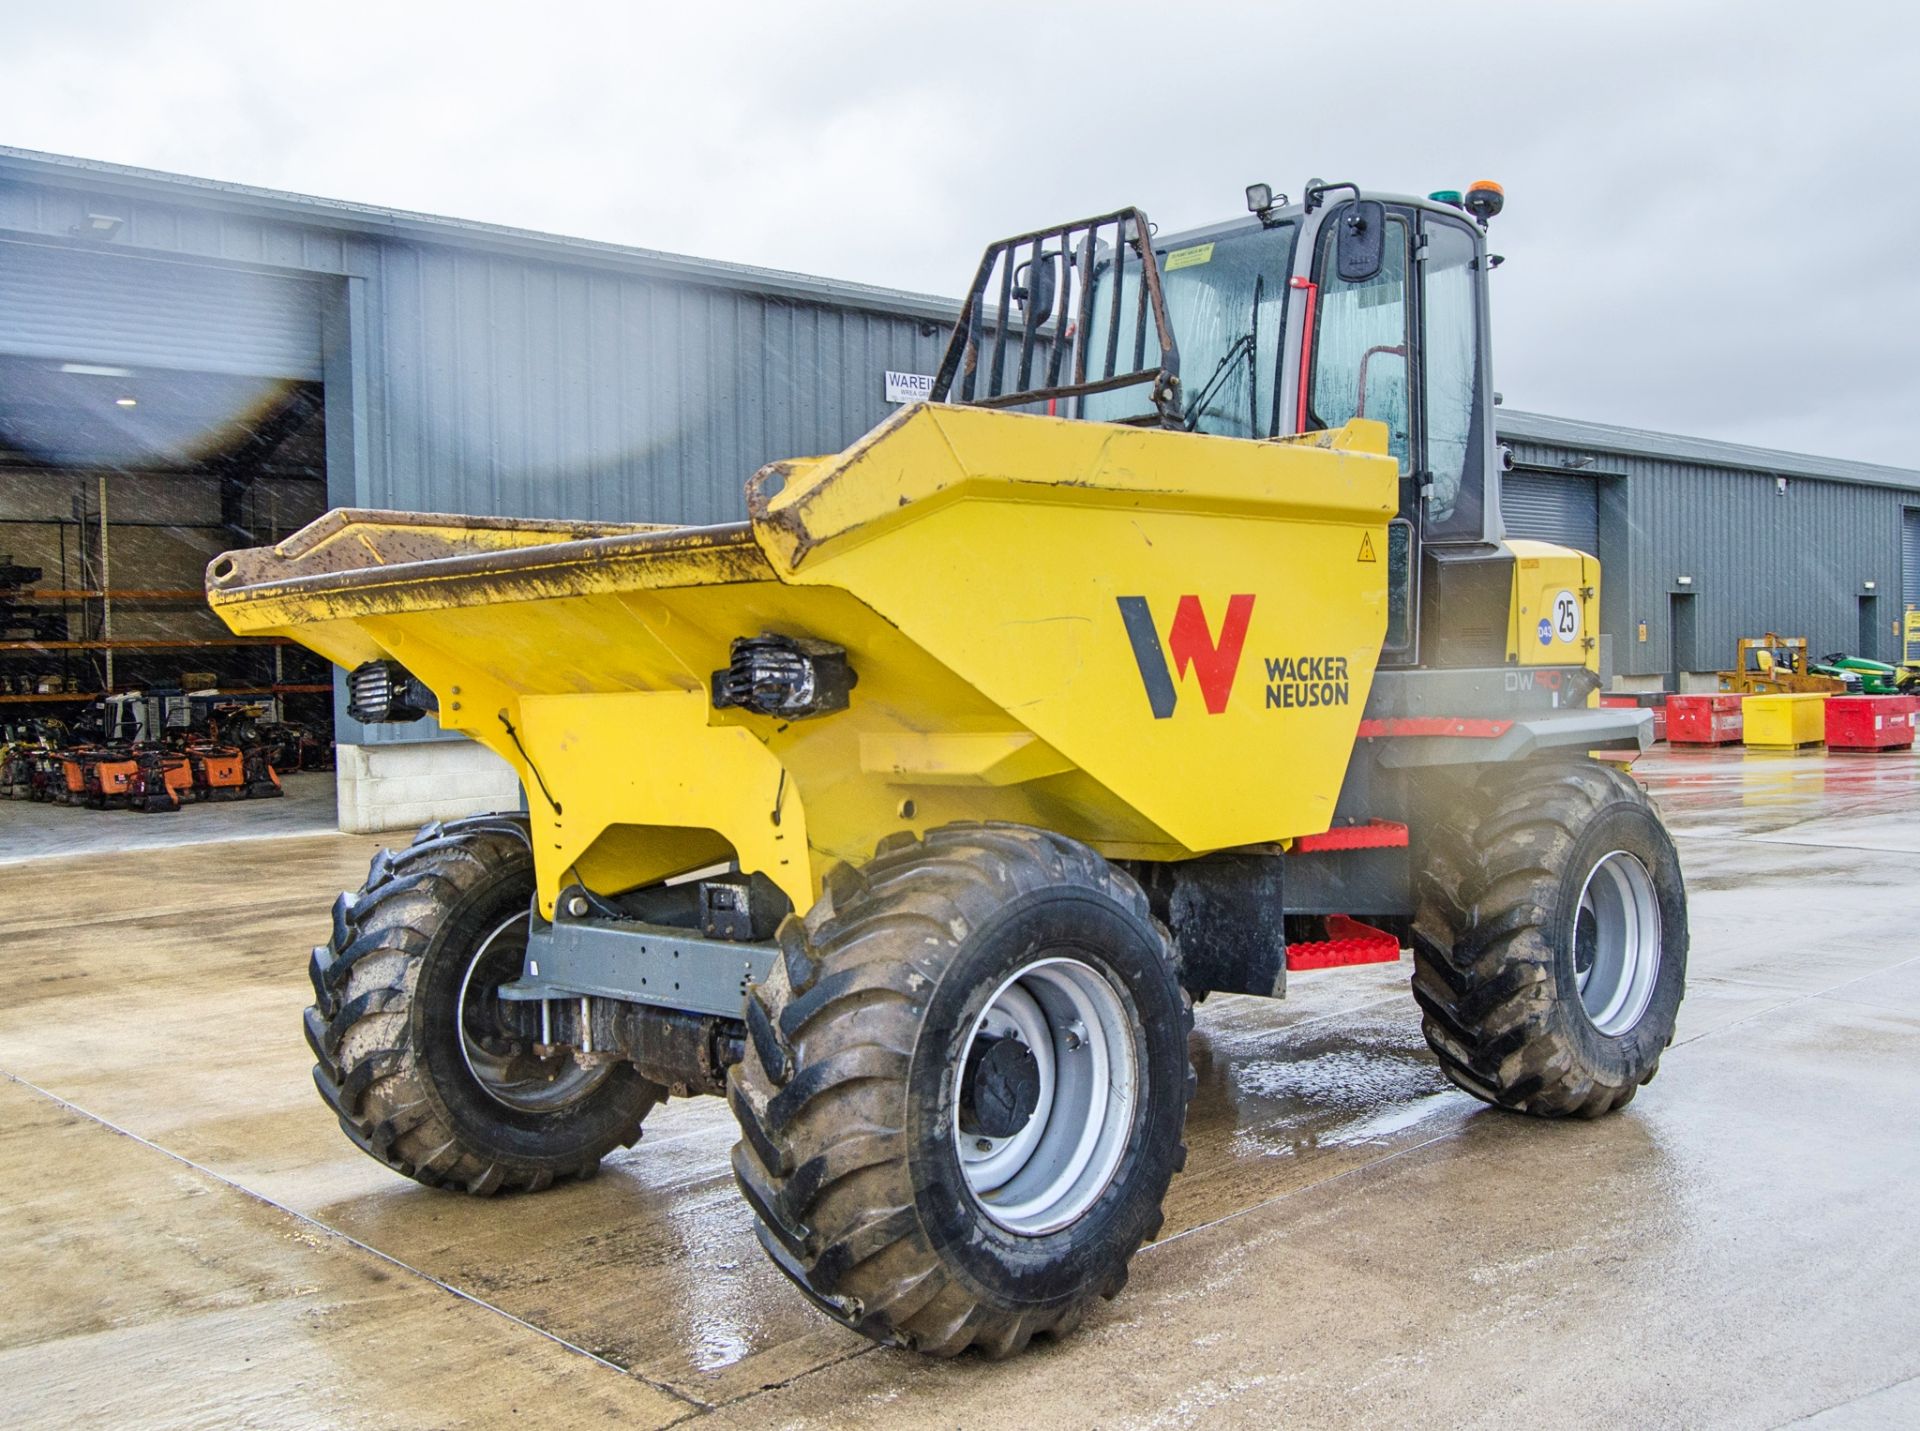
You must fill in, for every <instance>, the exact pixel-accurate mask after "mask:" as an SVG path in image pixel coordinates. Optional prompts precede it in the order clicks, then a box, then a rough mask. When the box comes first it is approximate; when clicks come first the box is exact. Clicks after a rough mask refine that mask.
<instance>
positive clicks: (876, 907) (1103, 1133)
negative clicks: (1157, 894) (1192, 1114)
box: [728, 825, 1193, 1356]
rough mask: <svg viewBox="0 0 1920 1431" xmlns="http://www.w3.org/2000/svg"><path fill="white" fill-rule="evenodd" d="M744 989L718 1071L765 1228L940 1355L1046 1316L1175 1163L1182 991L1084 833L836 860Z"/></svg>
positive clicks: (970, 832)
mask: <svg viewBox="0 0 1920 1431" xmlns="http://www.w3.org/2000/svg"><path fill="white" fill-rule="evenodd" d="M780 942H781V945H782V951H783V957H782V960H781V961H780V963H779V964H778V965H776V966H775V969H774V971H773V973H772V974H771V975H770V977H769V978H768V980H767V981H766V982H765V983H764V984H761V985H758V986H756V987H755V988H754V989H753V990H752V992H751V994H750V996H749V999H748V1017H747V1027H748V1033H749V1035H750V1037H749V1038H748V1046H747V1053H746V1058H745V1060H744V1061H743V1062H742V1063H740V1064H739V1065H737V1066H736V1067H735V1068H734V1069H733V1070H732V1072H731V1074H730V1076H729V1079H728V1100H729V1102H730V1103H731V1104H732V1106H733V1109H734V1112H735V1115H736V1116H737V1117H738V1119H739V1121H740V1127H741V1133H742V1138H741V1141H740V1142H739V1144H738V1145H736V1147H735V1148H734V1154H733V1166H734V1173H735V1175H736V1177H737V1178H738V1180H739V1183H740V1187H741V1190H742V1192H743V1193H745V1195H746V1197H747V1200H748V1202H749V1203H750V1204H751V1205H752V1207H753V1209H754V1212H755V1214H756V1215H757V1218H758V1223H759V1226H758V1231H759V1234H760V1240H761V1243H762V1244H763V1245H764V1246H765V1247H766V1249H767V1251H768V1253H769V1254H770V1255H771V1256H772V1258H773V1260H774V1262H775V1263H776V1264H777V1265H778V1266H779V1267H780V1269H781V1270H782V1271H783V1272H785V1273H786V1274H787V1276H788V1277H790V1278H791V1279H792V1280H793V1281H794V1282H795V1283H796V1284H797V1285H798V1286H799V1287H800V1289H801V1290H802V1291H803V1292H805V1293H806V1294H807V1295H808V1296H809V1297H810V1298H812V1300H813V1301H814V1302H815V1303H816V1305H818V1306H820V1307H821V1308H822V1310H824V1311H826V1312H827V1313H828V1314H829V1315H830V1316H832V1317H834V1318H835V1319H836V1320H838V1321H840V1322H842V1323H844V1324H846V1325H847V1326H850V1327H853V1328H854V1329H856V1330H858V1331H860V1332H862V1333H864V1334H866V1335H867V1336H869V1337H872V1338H874V1339H875V1340H878V1341H882V1342H889V1343H894V1344H899V1345H905V1346H908V1347H912V1348H915V1349H917V1350H919V1351H922V1352H926V1353H929V1354H932V1355H936V1356H952V1355H955V1354H957V1353H958V1352H960V1351H963V1350H965V1349H966V1348H967V1347H969V1346H977V1347H979V1348H980V1349H981V1350H983V1351H985V1352H986V1353H988V1354H989V1355H993V1356H1006V1355H1010V1354H1011V1353H1013V1352H1016V1351H1019V1350H1020V1349H1021V1348H1023V1347H1025V1346H1026V1345H1027V1343H1028V1342H1029V1341H1030V1340H1031V1339H1032V1338H1033V1337H1035V1336H1036V1335H1051V1336H1061V1335H1064V1334H1065V1333H1067V1332H1068V1331H1070V1330H1072V1329H1073V1328H1074V1327H1075V1326H1077V1325H1078V1324H1079V1322H1080V1320H1081V1318H1082V1316H1083V1315H1084V1314H1085V1312H1086V1310H1087V1308H1088V1306H1089V1305H1090V1304H1091V1303H1092V1302H1093V1300H1094V1299H1095V1298H1097V1297H1101V1296H1105V1297H1112V1296H1114V1295H1115V1294H1117V1293H1118V1292H1119V1290H1120V1288H1121V1287H1122V1285H1123V1284H1124V1283H1125V1281H1126V1276H1127V1264H1128V1262H1129V1261H1130V1259H1131V1258H1132V1256H1133V1254H1134V1252H1135V1251H1136V1250H1137V1249H1138V1248H1139V1246H1140V1244H1141V1243H1142V1242H1144V1241H1146V1240H1148V1239H1150V1238H1152V1237H1154V1236H1155V1235H1156V1234H1157V1233H1158V1232H1159V1229H1160V1224H1161V1211H1160V1205H1161V1201H1162V1199H1163V1198H1164V1196H1165V1194H1166V1190H1167V1185H1168V1182H1169V1181H1170V1180H1171V1178H1172V1176H1173V1174H1174V1173H1175V1172H1176V1171H1177V1170H1178V1169H1179V1168H1180V1167H1181V1166H1182V1165H1183V1164H1184V1163H1185V1161H1186V1149H1185V1147H1184V1145H1183V1144H1182V1142H1181V1132H1182V1127H1183V1124H1184V1122H1185V1117H1186V1105H1187V1100H1188V1099H1189V1098H1190V1097H1191V1096H1192V1090H1193V1074H1192V1070H1191V1067H1190V1064H1189V1060H1188V1056H1187V1035H1188V1033H1189V1031H1190V1030H1191V1028H1192V1025H1193V1017H1192V1011H1191V1007H1190V1005H1189V1003H1188V1002H1187V999H1186V996H1185V995H1184V994H1183V993H1182V991H1181V989H1180V986H1179V982H1178V979H1177V978H1176V976H1175V972H1174V967H1173V955H1172V950H1171V947H1170V945H1169V943H1168V939H1167V936H1166V933H1165V931H1164V930H1162V929H1161V928H1160V927H1159V926H1158V925H1157V924H1155V923H1154V921H1153V919H1152V917H1151V915H1150V914H1149V913H1148V909H1147V902H1146V898H1145V896H1144V895H1143V894H1142V893H1141V891H1140V889H1139V887H1138V886H1137V885H1136V884H1134V882H1133V881H1132V880H1131V879H1129V878H1128V877H1127V876H1126V875H1125V874H1123V873H1122V872H1120V871H1119V870H1117V869H1115V868H1114V867H1113V866H1111V865H1110V864H1108V863H1107V861H1105V860H1103V859H1102V858H1100V856H1098V855H1097V854H1095V853H1094V852H1093V851H1091V850H1089V849H1087V848H1086V847H1085V846H1082V845H1079V844H1076V843H1074V842H1073V841H1071V840H1067V839H1064V838H1061V837H1059V836H1056V835H1051V834H1046V833H1043V832H1040V831H1037V830H1031V829H1026V828H1024V827H1019V826H1011V825H991V826H954V827H950V828H948V829H944V830H937V831H934V832H933V833H931V834H929V835H928V836H927V837H926V838H925V840H924V841H922V840H915V839H913V838H912V837H898V838H896V839H893V840H889V841H887V842H886V843H885V844H883V845H882V847H881V849H880V851H879V852H878V854H877V855H876V856H875V858H874V859H873V860H872V861H871V862H869V863H868V864H866V865H864V866H862V867H860V868H859V869H857V870H856V869H852V868H849V867H846V866H842V867H840V868H839V869H836V870H835V871H834V872H833V874H832V876H830V878H829V880H828V886H827V893H826V894H825V895H824V896H823V897H822V899H821V900H820V901H819V903H817V904H816V905H815V906H814V908H813V909H812V910H811V911H809V912H808V914H807V916H806V918H805V920H804V921H803V920H799V919H794V918H789V919H788V920H787V921H786V923H785V924H783V925H782V927H781V931H780Z"/></svg>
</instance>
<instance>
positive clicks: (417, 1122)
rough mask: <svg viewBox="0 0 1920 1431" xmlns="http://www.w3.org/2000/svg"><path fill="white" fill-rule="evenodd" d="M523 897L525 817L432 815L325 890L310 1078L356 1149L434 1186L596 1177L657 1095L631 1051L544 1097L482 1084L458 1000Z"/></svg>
mask: <svg viewBox="0 0 1920 1431" xmlns="http://www.w3.org/2000/svg"><path fill="white" fill-rule="evenodd" d="M532 896H533V857H532V853H531V850H530V848H529V845H528V838H527V830H526V826H525V824H524V822H523V821H522V820H520V819H517V818H515V817H513V816H510V815H485V816H479V817H476V818H474V819H470V820H461V821H458V822H455V823H450V824H445V825H442V824H438V823H436V824H431V825H428V826H426V827H425V828H423V829H422V830H421V831H420V833H419V834H418V835H417V836H416V837H415V838H414V841H413V843H412V844H411V845H409V846H408V847H407V848H406V849H404V850H401V851H400V852H399V853H397V854H396V853H394V852H392V851H390V850H382V851H381V852H380V853H379V854H378V855H376V856H374V859H373V864H372V867H371V868H370V869H369V870H368V872H367V882H366V884H365V886H364V887H362V889H361V890H360V892H359V893H358V894H356V895H349V894H343V895H341V896H340V898H339V899H338V900H337V901H336V902H335V903H334V907H333V933H332V937H331V938H330V939H329V940H328V941H327V943H326V944H324V945H321V946H320V947H319V948H316V949H315V950H314V951H313V959H312V962H311V963H310V965H309V966H308V974H309V975H310V977H311V978H312V981H313V992H314V1002H313V1004H312V1005H311V1006H310V1007H309V1008H308V1009H307V1012H306V1036H307V1043H308V1045H309V1046H310V1047H311V1048H312V1050H313V1055H314V1059H315V1063H314V1069H313V1081H314V1084H315V1085H316V1086H317V1087H318V1088H319V1090H320V1096H321V1097H322V1098H323V1099H325V1100H326V1103H327V1106H328V1107H329V1108H331V1109H332V1110H333V1111H334V1113H335V1114H336V1115H338V1117H339V1119H340V1126H341V1128H342V1129H343V1130H345V1132H346V1134H347V1136H348V1137H349V1138H351V1139H352V1140H353V1141H354V1142H355V1143H356V1144H357V1145H358V1146H359V1147H360V1148H361V1149H363V1150H364V1151H365V1152H366V1153H367V1154H369V1155H370V1156H372V1157H374V1158H377V1159H378V1160H379V1161H380V1162H382V1163H384V1164H386V1166H387V1167H389V1168H391V1169H393V1170H394V1171H395V1172H397V1173H399V1174H401V1175H402V1176H404V1177H409V1178H412V1179H414V1180H415V1181H416V1182H420V1183H424V1184H426V1185H427V1186H428V1187H450V1188H460V1189H464V1190H465V1191H467V1192H469V1193H474V1194H480V1195H484V1194H488V1193H496V1192H502V1191H511V1190H520V1191H527V1192H535V1191H538V1190H540V1189H542V1188H545V1187H547V1186H548V1185H549V1184H551V1183H553V1182H554V1181H555V1180H556V1179H561V1178H568V1177H589V1176H591V1175H592V1174H593V1173H594V1171H595V1170H596V1169H597V1168H598V1166H599V1163H600V1160H601V1158H603V1157H604V1156H606V1154H607V1153H609V1152H611V1151H612V1150H613V1149H615V1148H619V1147H630V1146H632V1144H633V1142H634V1141H635V1140H636V1139H637V1138H638V1137H639V1136H640V1124H641V1120H642V1119H644V1118H645V1117H646V1115H647V1113H648V1112H649V1111H650V1110H651V1109H652V1107H653V1106H654V1104H655V1103H657V1102H659V1101H660V1100H661V1099H662V1098H663V1097H664V1096H665V1090H663V1089H661V1088H660V1087H659V1086H658V1085H656V1084H653V1083H649V1082H648V1081H646V1080H645V1079H643V1078H641V1077H640V1076H639V1074H638V1073H637V1072H636V1071H635V1070H634V1069H633V1067H632V1066H631V1065H628V1064H614V1065H610V1066H608V1067H605V1068H603V1069H599V1070H595V1071H594V1072H593V1073H592V1075H591V1076H590V1077H585V1076H582V1074H581V1071H579V1070H574V1071H573V1073H572V1074H571V1075H567V1076H571V1077H572V1078H573V1079H574V1082H573V1083H572V1084H567V1085H560V1088H561V1092H562V1093H565V1092H566V1090H568V1089H571V1088H574V1087H577V1088H578V1090H579V1091H578V1096H571V1095H569V1096H566V1097H564V1098H562V1097H557V1096H556V1097H554V1098H552V1099H550V1100H548V1101H549V1102H550V1103H551V1104H552V1106H550V1107H549V1106H543V1105H542V1103H541V1102H540V1100H539V1099H537V1098H531V1097H530V1098H525V1099H522V1100H521V1105H522V1106H515V1105H514V1104H512V1103H509V1102H503V1101H501V1098H500V1097H496V1096H495V1095H494V1094H493V1093H490V1092H489V1091H488V1087H487V1086H486V1085H485V1084H483V1083H482V1081H481V1078H480V1076H479V1075H478V1073H477V1072H476V1068H481V1067H487V1066H488V1065H487V1064H485V1063H482V1062H476V1061H475V1060H474V1058H473V1057H472V1056H471V1054H470V1052H463V1043H462V1039H463V1036H466V1035H467V1033H468V1031H467V1030H466V1027H465V1024H464V1022H463V1015H462V1007H463V1001H465V1006H466V1009H467V1010H469V1011H471V1010H474V1009H476V1008H478V1007H480V1006H482V1005H483V1004H484V1002H485V1001H486V1000H489V999H491V990H490V989H489V988H486V987H477V986H475V980H474V978H470V977H469V975H470V971H471V972H472V974H473V975H475V976H477V975H479V974H480V968H479V963H480V959H481V955H482V951H483V950H484V949H485V947H486V945H487V941H488V940H489V938H490V937H491V936H496V935H500V934H502V933H504V934H506V935H507V936H509V937H511V936H512V935H513V933H514V932H515V931H516V928H517V926H516V925H515V923H514V921H515V920H516V918H519V919H522V920H524V917H525V914H524V912H525V911H526V910H527V909H528V908H529V904H530V901H531V899H532ZM519 937H520V940H521V946H520V947H524V932H521V933H520V935H519ZM501 953H502V954H503V955H504V959H503V960H497V961H495V962H500V963H502V970H501V971H497V972H505V973H506V975H507V977H511V976H512V973H513V972H517V956H515V955H514V954H513V952H512V950H511V949H503V950H502V951H501ZM494 982H496V983H497V982H498V979H497V978H495V980H494ZM513 1066H516V1067H518V1066H519V1065H513ZM564 1066H570V1060H569V1059H567V1056H566V1055H565V1054H561V1055H557V1056H556V1057H555V1059H554V1062H553V1065H552V1066H551V1069H550V1070H549V1071H551V1072H553V1073H554V1075H555V1077H556V1079H557V1078H558V1077H559V1076H562V1075H563V1074H565V1067H564ZM535 1072H536V1075H537V1074H538V1070H537V1069H536V1070H535ZM531 1086H532V1087H534V1088H536V1089H537V1088H538V1087H539V1078H538V1076H536V1077H535V1078H534V1080H533V1082H532V1084H531ZM502 1088H503V1089H504V1088H505V1085H502Z"/></svg>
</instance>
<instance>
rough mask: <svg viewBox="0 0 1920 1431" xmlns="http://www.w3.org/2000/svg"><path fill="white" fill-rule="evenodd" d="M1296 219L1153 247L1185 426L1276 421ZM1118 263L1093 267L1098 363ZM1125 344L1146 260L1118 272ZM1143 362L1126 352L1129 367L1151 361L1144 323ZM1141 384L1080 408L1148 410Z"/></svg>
mask: <svg viewBox="0 0 1920 1431" xmlns="http://www.w3.org/2000/svg"><path fill="white" fill-rule="evenodd" d="M1294 233H1295V230H1294V225H1292V224H1291V223H1282V224H1276V225H1275V226H1274V227H1272V228H1260V229H1248V230H1244V231H1242V232H1238V233H1233V234H1228V235H1225V236H1222V237H1220V238H1213V239H1207V240H1204V241H1201V242H1196V243H1185V244H1174V245H1171V246H1168V247H1156V248H1155V250H1154V252H1155V255H1156V257H1157V258H1158V260H1159V264H1160V283H1161V290H1162V292H1163V293H1164V294H1165V296H1166V301H1167V316H1168V319H1169V321H1170V323H1171V325H1172V328H1173V336H1174V342H1175V343H1176V344H1178V346H1179V350H1180V388H1181V408H1182V413H1183V416H1184V419H1185V425H1186V426H1187V427H1188V428H1189V429H1191V430H1193V431H1196V432H1210V433H1214V434H1216V435H1218V436H1222V437H1270V436H1272V435H1273V434H1274V432H1275V431H1276V430H1277V418H1278V413H1277V411H1276V406H1275V399H1276V394H1275V384H1276V383H1277V382H1278V380H1279V369H1280V362H1279V359H1280V335H1281V330H1282V328H1283V326H1284V325H1285V323H1286V301H1287V280H1288V277H1289V276H1290V274H1291V273H1292V269H1293V241H1294ZM1113 267H1114V266H1113V263H1112V260H1111V258H1108V259H1106V260H1104V261H1102V262H1101V263H1099V264H1098V265H1097V266H1096V267H1095V269H1094V280H1093V295H1092V302H1091V304H1090V305H1089V307H1090V308H1091V310H1092V312H1091V316H1090V319H1089V322H1088V330H1087V336H1086V341H1087V351H1088V352H1089V353H1090V354H1092V355H1094V357H1093V360H1092V361H1091V362H1090V366H1091V365H1092V362H1097V361H1098V359H1099V357H1100V356H1101V355H1104V354H1105V352H1106V348H1107V342H1108V336H1109V326H1110V324H1111V323H1112V315H1113V311H1114V304H1113V283H1114V277H1113ZM1119 281H1120V305H1119V306H1120V323H1119V327H1120V343H1121V346H1122V347H1125V346H1126V345H1127V344H1128V343H1130V342H1131V341H1133V338H1134V332H1135V328H1134V315H1135V312H1136V311H1137V308H1138V304H1139V302H1140V267H1139V265H1138V264H1137V263H1135V264H1128V265H1126V266H1125V267H1124V270H1123V272H1122V273H1121V275H1120V280H1119ZM1145 344H1146V349H1145V353H1144V354H1143V358H1144V361H1143V362H1141V363H1139V364H1134V363H1133V362H1132V357H1133V355H1132V354H1131V353H1122V354H1120V365H1121V367H1122V368H1123V369H1125V368H1127V367H1132V366H1139V367H1147V368H1151V367H1153V366H1155V365H1156V364H1157V363H1158V362H1159V360H1160V345H1159V342H1158V340H1157V338H1156V336H1155V334H1154V332H1153V324H1152V323H1151V322H1149V323H1147V324H1146V325H1145ZM1151 412H1152V407H1151V404H1150V403H1149V401H1148V395H1147V391H1146V389H1145V387H1144V386H1134V387H1130V388H1120V389H1117V390H1115V391H1113V392H1106V393H1093V394H1090V395H1089V396H1088V397H1087V398H1086V399H1085V400H1084V405H1083V407H1082V409H1081V415H1082V416H1083V417H1087V418H1090V419H1092V420H1093V421H1095V422H1127V421H1132V420H1137V419H1139V418H1142V417H1146V416H1148V415H1150V414H1151Z"/></svg>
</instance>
